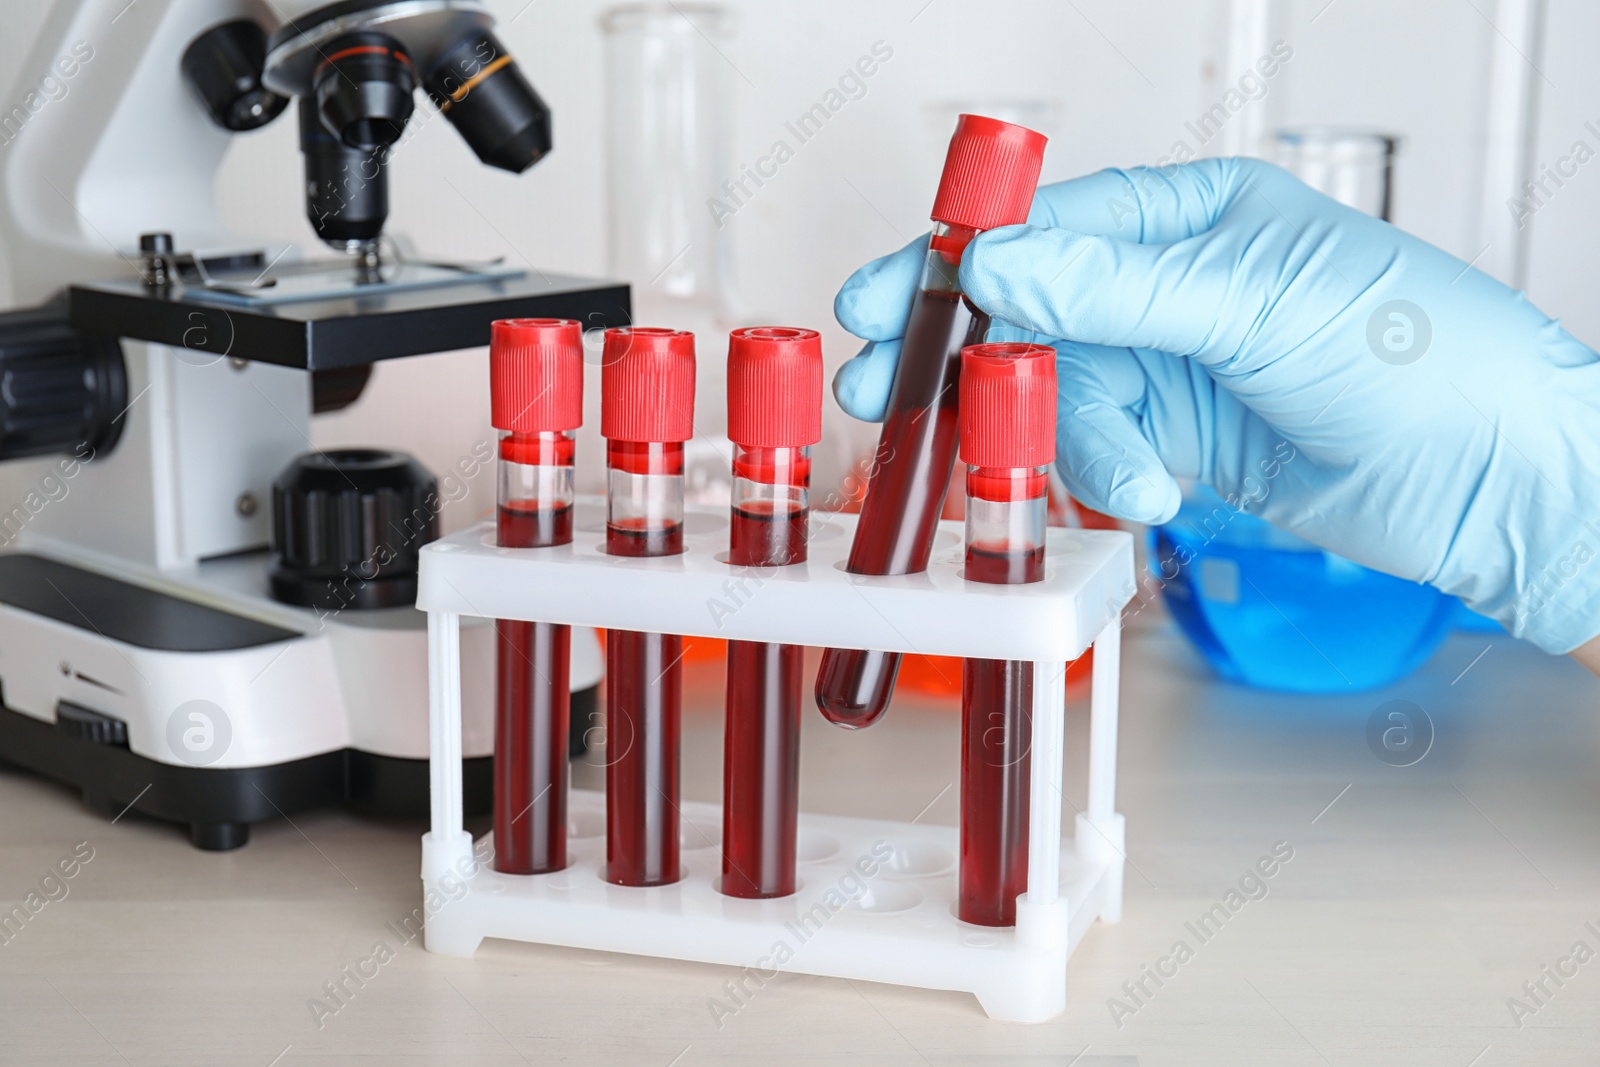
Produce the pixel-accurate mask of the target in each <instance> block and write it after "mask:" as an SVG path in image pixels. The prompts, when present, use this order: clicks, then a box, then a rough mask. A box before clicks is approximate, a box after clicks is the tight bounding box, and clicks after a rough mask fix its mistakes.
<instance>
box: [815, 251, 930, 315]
mask: <svg viewBox="0 0 1600 1067" xmlns="http://www.w3.org/2000/svg"><path fill="white" fill-rule="evenodd" d="M927 251H928V235H927V234H923V235H922V236H921V237H919V238H917V239H916V240H915V241H912V242H911V243H910V244H908V245H906V246H905V247H904V248H902V249H901V250H900V251H898V252H895V253H893V254H892V255H887V256H882V257H880V258H878V259H875V260H873V261H872V262H871V263H868V264H867V265H866V266H864V267H862V268H861V269H860V270H858V271H856V272H855V273H854V274H852V275H850V277H849V278H848V279H846V280H845V283H844V285H843V286H842V287H841V288H840V289H839V295H838V296H836V297H834V298H833V314H834V317H835V318H837V319H838V320H839V325H840V326H843V327H844V328H845V329H847V330H849V331H850V332H851V333H853V334H855V335H856V336H857V337H860V338H863V339H865V340H868V341H892V340H894V339H895V338H896V337H899V336H901V335H902V334H904V333H905V332H906V316H907V315H909V314H910V313H911V298H912V297H913V296H915V295H916V292H917V286H918V284H920V283H921V280H922V261H923V259H924V257H925V256H926V255H927Z"/></svg>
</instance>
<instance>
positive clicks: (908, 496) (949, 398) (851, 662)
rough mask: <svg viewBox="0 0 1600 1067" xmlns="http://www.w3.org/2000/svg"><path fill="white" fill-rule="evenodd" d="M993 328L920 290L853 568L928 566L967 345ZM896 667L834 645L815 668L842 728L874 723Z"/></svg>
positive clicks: (827, 710) (948, 299) (877, 655)
mask: <svg viewBox="0 0 1600 1067" xmlns="http://www.w3.org/2000/svg"><path fill="white" fill-rule="evenodd" d="M988 330H989V317H988V316H987V315H985V314H984V313H983V312H981V311H978V310H976V309H975V308H974V307H973V306H972V305H971V304H970V303H968V302H967V301H966V300H965V299H964V298H963V297H962V296H961V294H959V293H949V292H941V291H939V290H934V289H927V290H923V291H922V292H920V293H919V294H918V295H917V299H916V303H915V304H913V305H912V308H911V318H910V320H909V322H908V324H907V326H906V336H905V340H904V341H903V342H902V344H901V347H900V363H899V366H898V367H897V368H896V369H895V376H894V384H893V385H892V386H891V387H890V391H889V409H888V412H887V414H886V415H885V417H884V423H883V432H882V434H881V435H880V436H879V438H878V451H877V453H876V454H875V455H874V458H873V470H872V471H871V472H870V473H869V475H868V480H867V496H866V499H865V500H864V501H862V504H861V518H860V520H859V522H858V524H857V526H856V536H855V540H854V541H853V542H852V543H851V545H850V560H849V569H850V571H851V573H853V574H914V573H916V572H918V571H922V570H926V569H927V567H928V555H929V553H930V552H931V551H932V548H933V535H934V531H935V529H936V528H937V523H938V521H939V512H940V511H941V510H942V509H943V507H944V497H945V491H946V490H947V489H948V488H949V487H950V472H951V470H952V469H954V466H955V459H956V439H957V429H958V427H957V423H956V393H957V386H958V384H959V382H960V374H961V349H962V348H964V347H966V346H967V345H971V344H977V343H978V342H980V341H982V340H983V338H984V334H986V333H987V332H988ZM899 670H900V654H899V653H897V652H878V651H870V650H860V649H839V648H830V649H828V650H827V651H826V652H825V653H823V657H822V667H821V669H820V670H819V671H818V672H817V690H816V695H817V707H818V708H820V709H821V711H822V714H823V715H824V716H825V717H826V718H827V719H828V720H829V721H830V722H832V723H834V724H836V725H838V726H845V727H850V728H853V729H859V728H861V727H864V726H870V725H872V724H873V723H874V722H876V721H877V720H878V719H879V717H881V716H882V715H883V712H884V709H885V708H887V707H888V705H889V696H890V694H891V693H892V692H893V691H894V679H895V675H896V674H898V673H899Z"/></svg>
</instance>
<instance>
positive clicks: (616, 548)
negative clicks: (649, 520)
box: [606, 522, 683, 557]
mask: <svg viewBox="0 0 1600 1067" xmlns="http://www.w3.org/2000/svg"><path fill="white" fill-rule="evenodd" d="M682 551H683V524H682V523H677V522H674V523H669V524H667V525H664V526H651V527H639V526H623V525H619V524H617V523H607V524H606V552H608V553H609V554H611V555H613V556H634V557H641V556H676V555H678V554H679V553H680V552H682Z"/></svg>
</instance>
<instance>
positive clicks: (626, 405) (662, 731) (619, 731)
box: [600, 327, 694, 886]
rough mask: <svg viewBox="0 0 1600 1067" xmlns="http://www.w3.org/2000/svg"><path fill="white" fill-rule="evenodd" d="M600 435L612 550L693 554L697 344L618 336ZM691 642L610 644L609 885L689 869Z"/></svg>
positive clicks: (650, 335) (610, 343)
mask: <svg viewBox="0 0 1600 1067" xmlns="http://www.w3.org/2000/svg"><path fill="white" fill-rule="evenodd" d="M600 433H601V435H602V436H604V437H605V439H606V551H607V552H608V553H610V554H611V555H613V556H632V557H640V556H676V555H678V554H680V553H681V552H682V551H683V442H684V441H686V440H688V439H689V438H690V437H691V436H693V434H694V334H692V333H686V332H684V331H682V330H662V329H652V328H648V327H632V328H624V329H613V330H607V331H606V335H605V348H604V354H603V356H602V362H601V378H600ZM682 658H683V638H682V637H681V636H679V635H677V634H649V633H638V632H635V631H632V630H611V631H609V632H608V633H607V634H606V693H607V696H606V880H607V881H609V882H612V883H614V884H616V885H629V886H647V885H667V884H670V883H672V882H676V881H677V880H678V877H679V870H678V739H679V723H680V716H681V712H682V696H683V694H682V677H681V675H680V673H679V665H678V661H679V660H680V659H682Z"/></svg>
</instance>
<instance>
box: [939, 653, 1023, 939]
mask: <svg viewBox="0 0 1600 1067" xmlns="http://www.w3.org/2000/svg"><path fill="white" fill-rule="evenodd" d="M961 713H962V714H961V888H960V899H959V903H958V904H957V914H958V915H959V916H960V918H961V920H962V921H963V922H969V923H977V924H979V925H981V926H1013V925H1015V924H1016V921H1017V895H1018V894H1020V893H1022V892H1023V891H1025V890H1026V889H1027V888H1028V778H1029V773H1028V768H1029V751H1028V750H1029V746H1030V744H1031V743H1032V740H1033V665H1032V664H1031V663H1025V662H1017V661H1013V660H1000V659H969V660H966V661H965V664H964V666H963V669H962V675H961Z"/></svg>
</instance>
